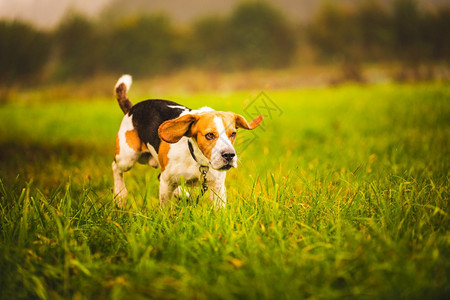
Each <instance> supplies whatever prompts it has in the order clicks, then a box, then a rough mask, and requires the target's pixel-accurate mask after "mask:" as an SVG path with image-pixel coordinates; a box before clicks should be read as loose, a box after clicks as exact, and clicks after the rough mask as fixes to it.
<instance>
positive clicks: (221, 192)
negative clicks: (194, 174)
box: [209, 172, 227, 208]
mask: <svg viewBox="0 0 450 300" xmlns="http://www.w3.org/2000/svg"><path fill="white" fill-rule="evenodd" d="M214 179H215V180H214V181H213V182H212V184H211V185H210V187H211V191H210V193H209V198H210V200H211V202H212V203H213V204H214V207H216V208H222V207H225V204H226V203H227V189H226V187H225V172H220V173H218V174H216V175H215V176H214Z"/></svg>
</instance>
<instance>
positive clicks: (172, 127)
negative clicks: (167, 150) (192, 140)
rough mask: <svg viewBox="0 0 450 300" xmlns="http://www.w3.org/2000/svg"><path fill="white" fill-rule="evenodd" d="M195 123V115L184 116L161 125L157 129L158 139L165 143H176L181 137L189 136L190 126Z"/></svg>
mask: <svg viewBox="0 0 450 300" xmlns="http://www.w3.org/2000/svg"><path fill="white" fill-rule="evenodd" d="M195 121H197V117H196V116H195V115H184V116H182V117H178V118H176V119H172V120H168V121H166V122H164V123H162V124H161V125H160V126H159V128H158V135H159V137H160V138H161V139H162V140H163V141H165V142H167V143H171V144H173V143H176V142H178V141H179V140H180V139H181V138H182V137H183V136H191V133H190V130H191V126H192V124H193V123H194V122H195Z"/></svg>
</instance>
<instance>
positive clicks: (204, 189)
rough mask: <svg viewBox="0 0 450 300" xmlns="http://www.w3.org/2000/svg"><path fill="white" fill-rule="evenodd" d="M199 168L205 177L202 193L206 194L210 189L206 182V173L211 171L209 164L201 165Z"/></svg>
mask: <svg viewBox="0 0 450 300" xmlns="http://www.w3.org/2000/svg"><path fill="white" fill-rule="evenodd" d="M198 170H199V171H200V173H201V174H202V177H203V182H202V194H204V193H205V192H206V191H207V190H208V185H207V184H206V174H207V173H208V171H209V167H208V166H200V167H199V168H198Z"/></svg>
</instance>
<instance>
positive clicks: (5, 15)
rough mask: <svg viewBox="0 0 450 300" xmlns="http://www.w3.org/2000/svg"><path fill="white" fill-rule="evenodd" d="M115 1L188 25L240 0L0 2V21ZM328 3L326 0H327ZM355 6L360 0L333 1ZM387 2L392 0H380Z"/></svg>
mask: <svg viewBox="0 0 450 300" xmlns="http://www.w3.org/2000/svg"><path fill="white" fill-rule="evenodd" d="M113 1H115V2H116V3H120V4H121V5H123V9H124V11H130V10H133V9H134V10H138V11H140V10H141V9H142V7H145V9H147V10H149V11H153V12H161V11H163V12H166V13H168V14H169V15H170V16H171V17H172V18H173V19H174V20H175V21H177V22H189V21H191V20H192V19H194V18H196V17H198V16H202V15H205V14H211V13H215V14H224V13H227V12H229V11H231V9H232V8H233V7H234V6H235V5H236V3H237V2H239V1H240V0H0V19H6V20H14V19H19V20H22V21H27V22H30V23H32V24H34V25H37V26H38V27H40V28H51V27H53V26H55V25H57V24H58V23H59V22H60V20H61V19H62V18H63V17H64V16H65V15H67V13H68V12H69V11H72V12H73V11H77V12H82V13H84V14H86V15H88V16H95V15H97V14H98V13H100V12H101V11H103V10H104V8H105V7H106V6H108V4H110V3H111V2H113ZM266 1H268V2H270V3H272V4H273V5H275V6H278V7H280V8H282V10H283V11H284V12H285V13H286V15H289V16H290V17H291V18H292V19H296V20H305V19H307V18H308V17H309V16H311V15H312V14H313V13H314V10H315V9H316V8H317V7H318V6H319V3H320V2H321V1H323V0H266ZM329 1H330V0H329ZM335 1H339V2H350V3H355V2H358V1H364V0H335ZM381 1H382V2H390V1H392V0H381ZM418 1H419V2H420V3H421V4H422V6H427V7H433V6H434V5H436V4H444V3H446V4H450V0H418Z"/></svg>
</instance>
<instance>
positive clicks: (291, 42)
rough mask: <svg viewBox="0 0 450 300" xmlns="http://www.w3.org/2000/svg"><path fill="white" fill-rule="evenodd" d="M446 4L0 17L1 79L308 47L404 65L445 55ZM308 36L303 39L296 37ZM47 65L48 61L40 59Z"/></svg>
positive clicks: (407, 1) (319, 58)
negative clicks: (33, 19) (39, 23)
mask: <svg viewBox="0 0 450 300" xmlns="http://www.w3.org/2000/svg"><path fill="white" fill-rule="evenodd" d="M445 32H450V6H448V5H447V6H443V7H441V8H440V9H438V10H435V11H427V10H422V9H420V7H419V6H418V5H417V2H416V1H414V0H396V1H393V2H392V3H391V4H390V5H386V4H385V2H381V1H380V0H367V1H361V2H360V3H359V4H358V5H356V6H348V5H345V4H342V3H338V2H332V1H328V2H324V4H323V5H322V7H321V8H320V9H319V11H318V12H317V14H316V15H314V16H313V17H312V18H311V20H310V21H309V23H308V24H302V25H301V24H294V23H293V22H289V21H287V19H286V18H285V16H284V15H283V14H282V13H281V12H280V11H278V10H277V9H276V8H274V7H272V6H270V5H269V4H268V3H267V2H264V1H250V2H243V3H241V4H239V5H238V6H237V7H236V9H235V10H234V11H233V12H232V13H231V14H230V15H228V16H226V17H222V18H220V17H218V16H209V17H205V18H202V19H200V20H197V21H196V22H194V23H193V24H191V25H190V26H188V27H182V26H175V25H174V24H173V23H172V22H171V20H170V19H169V18H167V17H165V16H161V15H145V14H141V15H131V16H130V15H123V16H120V17H117V16H116V17H114V18H112V17H111V18H107V19H106V18H103V19H101V20H97V21H93V20H90V19H87V18H86V17H83V16H80V15H74V16H72V17H70V18H66V19H65V20H64V21H63V22H62V23H61V24H60V25H59V26H58V28H56V29H55V30H53V32H49V33H46V32H42V31H40V30H37V29H35V28H33V27H31V26H29V25H25V24H21V23H18V22H13V23H8V22H1V23H0V37H1V38H0V53H1V55H0V79H1V81H2V83H3V84H9V83H10V82H20V81H22V82H23V81H25V80H28V79H29V78H30V76H36V75H40V74H42V73H43V71H46V75H47V76H46V77H45V78H46V79H56V80H64V79H67V78H70V79H75V78H84V77H87V76H92V75H96V74H102V73H113V74H116V75H118V74H122V73H125V72H126V73H132V74H135V75H140V74H141V75H142V74H145V75H147V76H151V75H153V74H161V73H164V72H167V71H171V70H176V69H180V68H186V67H195V68H206V69H213V70H242V69H255V68H269V69H273V68H283V67H287V66H290V65H292V64H295V63H299V62H300V61H301V60H300V59H299V57H298V56H299V54H298V53H300V52H299V50H301V49H306V48H308V49H314V55H313V59H314V60H315V62H320V63H330V62H332V63H336V62H337V63H343V64H344V65H347V66H351V67H349V70H347V73H352V72H353V73H354V75H352V76H353V77H355V78H357V77H358V76H359V75H358V65H359V64H361V63H363V62H384V61H400V62H402V63H403V64H404V65H419V64H421V63H430V62H432V63H440V62H442V61H444V62H448V61H449V60H450V57H449V55H450V54H449V53H450V39H448V38H446V35H445V34H444V33H445ZM305 36H306V37H307V38H301V37H305ZM46 66H50V67H48V68H45V67H46Z"/></svg>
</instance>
